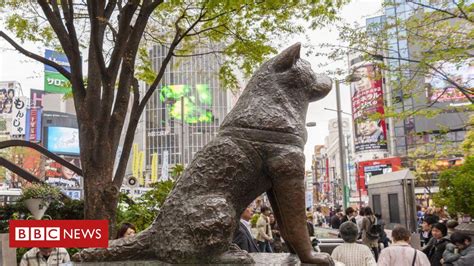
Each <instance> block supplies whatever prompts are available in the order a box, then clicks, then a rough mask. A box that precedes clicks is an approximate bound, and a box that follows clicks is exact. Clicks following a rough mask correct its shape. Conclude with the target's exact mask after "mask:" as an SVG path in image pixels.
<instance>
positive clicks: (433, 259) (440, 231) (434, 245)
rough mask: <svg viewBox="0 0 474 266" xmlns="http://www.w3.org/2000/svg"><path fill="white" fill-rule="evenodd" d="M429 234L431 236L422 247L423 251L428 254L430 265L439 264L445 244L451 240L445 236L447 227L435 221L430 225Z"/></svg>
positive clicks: (435, 265)
mask: <svg viewBox="0 0 474 266" xmlns="http://www.w3.org/2000/svg"><path fill="white" fill-rule="evenodd" d="M431 234H432V235H433V237H432V238H431V239H430V241H429V242H428V244H427V245H426V246H425V247H424V248H423V252H424V253H425V254H426V256H428V259H429V260H430V263H431V266H441V265H442V263H441V259H442V258H443V253H444V251H445V249H446V245H447V244H448V243H450V242H451V241H450V240H449V238H447V237H446V235H447V234H448V228H447V227H446V225H444V224H442V223H435V224H434V225H433V226H432V229H431Z"/></svg>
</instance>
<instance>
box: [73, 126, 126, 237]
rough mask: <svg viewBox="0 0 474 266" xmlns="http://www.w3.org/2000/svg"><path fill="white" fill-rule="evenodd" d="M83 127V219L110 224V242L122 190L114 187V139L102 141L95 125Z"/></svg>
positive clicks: (81, 137) (81, 140) (81, 139)
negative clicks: (112, 145) (112, 143)
mask: <svg viewBox="0 0 474 266" xmlns="http://www.w3.org/2000/svg"><path fill="white" fill-rule="evenodd" d="M86 121H87V122H85V123H84V122H83V123H82V125H81V129H82V130H81V131H80V146H81V164H82V170H83V176H84V218H85V219H88V220H107V221H108V222H109V238H112V237H113V236H115V221H116V217H115V216H116V211H117V210H116V208H117V204H118V199H119V195H118V194H119V191H120V187H116V186H114V184H113V182H112V180H113V166H114V160H115V155H114V154H112V153H111V148H110V147H111V142H112V141H113V139H112V138H110V139H108V140H106V141H100V138H99V136H98V135H99V134H98V132H99V129H98V126H97V125H95V124H94V123H93V122H92V121H90V120H86Z"/></svg>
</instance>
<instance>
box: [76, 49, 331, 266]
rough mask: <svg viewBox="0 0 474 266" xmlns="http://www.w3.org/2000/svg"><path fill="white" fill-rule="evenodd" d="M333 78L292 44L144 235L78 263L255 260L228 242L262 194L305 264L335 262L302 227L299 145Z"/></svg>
mask: <svg viewBox="0 0 474 266" xmlns="http://www.w3.org/2000/svg"><path fill="white" fill-rule="evenodd" d="M330 90H331V80H330V79H329V78H328V77H326V76H322V75H316V74H314V73H313V71H312V70H311V67H310V64H309V63H308V62H306V61H305V60H302V59H300V44H299V43H298V44H295V45H293V46H291V47H289V48H287V49H286V50H285V51H283V52H282V53H281V54H279V55H277V56H275V57H274V58H272V59H271V60H269V61H267V62H266V63H264V64H263V65H262V66H261V67H260V69H259V70H258V71H257V72H256V73H255V74H254V75H253V77H252V79H251V80H250V81H249V83H248V85H247V87H246V88H245V90H244V92H243V94H242V95H241V97H240V98H239V101H238V102H237V104H236V106H235V107H234V108H233V109H232V111H231V112H230V113H229V114H228V115H227V117H226V119H225V120H224V122H223V124H222V125H221V128H220V131H219V134H218V136H217V137H216V138H214V140H212V141H211V142H210V143H209V144H208V145H206V146H205V147H204V148H203V149H202V150H201V151H200V152H198V153H197V154H196V156H195V158H194V159H193V161H192V162H191V163H190V165H189V166H188V167H187V169H186V170H185V172H184V174H183V176H182V177H181V178H180V179H179V180H178V181H177V183H176V186H175V188H174V189H173V191H172V192H171V194H170V195H169V197H168V198H167V199H166V201H165V203H164V205H163V207H162V208H161V210H160V211H159V213H158V216H157V218H156V220H155V222H154V223H153V225H152V226H150V227H149V228H148V229H147V230H145V231H144V232H141V233H140V234H138V235H137V236H135V237H133V238H129V239H121V240H117V241H113V242H112V245H111V247H110V248H108V249H88V250H83V251H82V252H81V253H78V254H77V255H76V256H75V257H74V259H75V260H76V261H117V260H143V259H157V260H160V261H164V262H168V263H253V259H252V257H250V256H249V255H248V253H246V252H244V251H241V250H240V249H238V248H237V247H235V246H234V245H231V241H232V236H233V233H234V232H235V231H236V229H237V227H238V221H239V217H240V214H241V213H242V211H243V210H244V209H245V208H246V207H247V206H248V205H249V204H250V203H251V202H252V201H253V200H254V199H255V198H256V197H257V196H259V195H261V194H262V193H263V192H267V195H268V196H269V199H270V202H271V205H272V208H273V211H274V213H275V216H276V218H277V221H278V223H279V225H280V229H281V234H282V236H283V238H284V239H285V241H286V243H287V244H288V245H289V246H290V249H291V250H293V251H295V252H296V254H297V255H298V257H299V258H300V260H301V261H302V262H304V263H318V264H326V265H331V264H333V262H332V260H331V259H330V257H329V255H328V254H316V253H314V252H313V251H312V247H311V245H310V239H309V235H308V231H307V227H306V216H305V202H304V197H305V192H304V166H305V158H304V154H303V147H304V144H305V142H306V129H305V116H306V111H307V108H308V104H309V102H312V101H316V100H318V99H321V98H322V97H324V96H326V95H327V94H328V93H329V91H330Z"/></svg>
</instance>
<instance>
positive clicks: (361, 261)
mask: <svg viewBox="0 0 474 266" xmlns="http://www.w3.org/2000/svg"><path fill="white" fill-rule="evenodd" d="M259 211H260V214H257V215H258V220H257V221H256V223H255V228H254V229H252V226H251V222H250V220H251V219H252V217H253V215H254V212H255V209H252V208H247V209H246V210H245V211H244V213H243V214H242V217H241V222H240V228H239V233H237V234H236V235H235V238H234V243H235V244H237V245H238V246H239V247H240V248H241V249H243V250H247V251H248V252H288V249H287V248H286V247H285V243H284V239H282V238H281V235H280V234H279V230H278V224H277V222H276V221H275V218H274V216H273V213H272V212H271V209H270V208H269V207H266V206H262V207H261V208H260V209H259ZM440 214H441V215H440ZM418 215H419V217H420V219H419V228H420V230H419V233H418V232H410V231H409V230H408V229H407V228H405V227H403V226H400V225H398V226H396V227H395V228H393V230H392V231H391V235H390V236H391V237H389V236H388V235H387V232H386V230H385V225H386V223H385V221H384V220H383V219H382V216H381V215H380V214H378V213H374V212H373V210H372V208H370V207H364V208H361V209H360V210H355V209H354V208H352V207H349V208H347V209H346V210H345V211H344V212H342V211H340V210H335V211H334V212H333V213H331V214H330V215H329V217H327V216H325V215H324V214H323V213H322V211H321V208H316V210H315V212H311V210H309V209H308V210H307V225H308V233H309V235H310V236H315V237H317V230H315V228H317V227H331V228H333V229H337V230H338V232H339V235H338V236H339V237H340V238H342V240H343V241H344V243H343V244H340V245H338V246H337V247H336V248H335V249H334V250H333V252H332V254H331V256H332V258H333V259H334V260H335V261H339V262H341V263H344V265H346V266H364V265H379V266H380V265H383V266H403V265H407V266H409V265H416V266H425V265H426V266H430V265H434V266H437V265H456V266H467V265H470V266H471V265H474V245H473V244H472V239H471V237H470V236H469V235H467V234H464V233H461V232H455V231H454V228H455V227H456V226H457V225H458V222H457V221H455V220H449V217H448V216H447V215H445V213H444V212H439V210H438V211H437V210H436V209H431V208H429V209H427V210H423V211H422V213H418ZM252 232H254V233H252ZM254 235H255V237H253V236H254ZM418 241H419V243H418ZM414 243H415V244H414Z"/></svg>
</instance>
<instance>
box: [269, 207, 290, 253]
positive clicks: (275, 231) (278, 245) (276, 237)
mask: <svg viewBox="0 0 474 266" xmlns="http://www.w3.org/2000/svg"><path fill="white" fill-rule="evenodd" d="M269 218H270V228H271V229H272V236H273V241H272V243H271V246H272V250H273V252H274V253H282V252H285V250H286V247H285V245H284V244H283V241H282V240H281V234H280V227H279V226H278V223H277V221H276V219H275V215H274V214H273V213H272V214H270V216H269Z"/></svg>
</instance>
